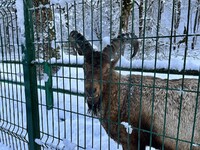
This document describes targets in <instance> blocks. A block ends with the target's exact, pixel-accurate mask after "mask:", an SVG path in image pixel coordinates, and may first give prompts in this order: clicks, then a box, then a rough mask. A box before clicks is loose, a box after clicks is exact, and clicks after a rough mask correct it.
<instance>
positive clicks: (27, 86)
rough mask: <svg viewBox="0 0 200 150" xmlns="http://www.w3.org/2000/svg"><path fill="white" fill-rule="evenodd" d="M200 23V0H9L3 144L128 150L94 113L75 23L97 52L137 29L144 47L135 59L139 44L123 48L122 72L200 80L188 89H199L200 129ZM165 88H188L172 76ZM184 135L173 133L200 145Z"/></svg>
mask: <svg viewBox="0 0 200 150" xmlns="http://www.w3.org/2000/svg"><path fill="white" fill-rule="evenodd" d="M119 16H120V17H119ZM199 26H200V1H199V0H188V1H187V2H186V1H180V0H172V1H170V2H166V1H165V0H140V1H129V0H124V1H123V0H122V1H118V0H114V1H111V0H110V1H99V0H85V1H82V0H78V1H70V0H68V1H66V2H65V1H59V2H56V1H54V0H51V1H50V2H49V0H41V1H39V0H1V1H0V143H2V144H4V145H6V146H8V147H9V148H10V149H13V150H28V149H29V150H40V149H67V150H73V149H96V150H101V149H109V150H116V149H122V147H121V145H119V144H117V142H115V141H113V140H112V138H110V137H109V135H108V134H107V133H106V132H105V130H104V128H103V127H102V126H101V124H100V119H98V118H97V117H96V116H93V115H91V114H89V113H88V106H87V103H86V101H87V98H86V94H85V76H84V71H83V65H84V56H82V55H79V54H78V52H77V49H76V48H74V47H72V46H71V45H70V44H71V43H70V40H69V38H68V37H69V35H70V32H71V31H73V30H77V31H79V32H80V33H82V34H83V35H84V36H85V38H86V40H87V41H89V43H90V44H91V45H92V47H93V48H94V49H95V50H97V51H101V50H102V49H103V48H104V47H105V46H106V45H107V44H109V42H110V39H114V38H115V37H117V36H118V35H119V34H122V33H135V34H136V35H137V40H138V41H139V45H140V47H139V51H138V52H137V54H136V56H135V57H134V58H130V56H131V54H132V52H133V47H132V46H130V45H128V46H127V45H126V46H125V48H124V49H123V48H122V47H121V48H120V52H119V53H120V54H123V56H122V55H120V61H119V63H118V64H117V66H116V68H115V69H116V70H117V72H119V73H120V74H126V75H131V74H140V75H144V76H145V75H150V76H153V77H154V78H155V79H156V78H157V77H161V78H165V79H166V81H168V80H169V79H172V78H181V79H182V80H183V83H182V86H183V85H184V80H185V78H195V79H196V80H198V82H197V83H198V85H197V89H191V90H188V91H185V92H189V93H190V92H191V93H194V95H195V96H196V105H195V106H194V107H195V113H194V114H193V117H194V120H193V121H194V128H195V126H196V124H198V123H200V122H199V120H196V119H195V118H198V117H199V116H198V112H199V111H200V104H199V103H200V102H199V100H200V98H199V97H200V96H199V94H200V88H199V86H200V85H199V84H200V42H199V40H200V27H199ZM75 42H77V41H75ZM82 42H85V41H82ZM94 61H95V60H94ZM101 82H103V81H101ZM118 84H123V83H120V81H119V83H118ZM138 86H140V87H141V89H142V88H143V85H142V83H141V85H138ZM149 88H153V89H156V88H158V89H159V87H156V86H155V85H151V86H150V87H149ZM165 90H166V91H168V90H172V91H173V90H174V91H178V92H180V95H181V93H183V92H184V89H180V87H178V88H177V89H170V88H169V87H168V82H166V89H165ZM182 91H183V92H182ZM180 97H182V96H180ZM151 99H153V100H154V96H153V97H151ZM164 99H165V100H166V101H165V102H166V105H167V98H164ZM181 100H182V98H180V101H181ZM141 101H142V97H141ZM183 107H184V106H180V114H181V108H183ZM152 110H153V108H152ZM179 120H180V119H179ZM116 123H118V122H116ZM165 123H166V122H165ZM152 126H153V125H152ZM163 127H165V124H164V125H163ZM134 130H135V132H138V131H140V129H134ZM188 130H190V131H191V132H194V129H188ZM177 131H179V129H177ZM180 132H181V131H180ZM151 134H154V133H153V131H152V132H151ZM199 134H200V133H199ZM178 135H179V133H178V132H177V137H176V138H173V137H167V138H171V139H172V140H176V141H177V143H178V141H181V142H186V143H190V144H191V147H190V148H191V149H192V147H193V146H195V147H197V148H198V147H200V141H195V142H194V140H196V139H193V138H192V137H191V141H184V140H180V139H179V136H178ZM160 136H163V135H160ZM164 138H165V137H164V136H163V139H164ZM138 143H139V139H138ZM150 143H151V141H150ZM161 148H162V149H164V145H163V147H161ZM176 148H177V149H178V147H176ZM0 149H1V148H0Z"/></svg>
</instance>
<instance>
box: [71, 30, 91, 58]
mask: <svg viewBox="0 0 200 150" xmlns="http://www.w3.org/2000/svg"><path fill="white" fill-rule="evenodd" d="M69 42H70V46H71V47H72V48H73V49H74V50H75V51H76V52H78V54H79V55H84V54H85V53H87V52H91V51H93V47H92V45H91V44H90V42H89V41H88V40H87V39H86V38H85V37H84V36H83V35H82V34H81V33H79V32H78V31H75V30H74V31H71V32H70V34H69Z"/></svg>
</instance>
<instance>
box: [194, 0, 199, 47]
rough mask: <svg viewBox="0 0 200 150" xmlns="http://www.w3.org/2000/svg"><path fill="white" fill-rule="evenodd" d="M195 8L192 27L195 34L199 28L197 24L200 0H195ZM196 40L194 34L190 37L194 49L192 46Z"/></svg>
mask: <svg viewBox="0 0 200 150" xmlns="http://www.w3.org/2000/svg"><path fill="white" fill-rule="evenodd" d="M196 3H197V5H196V6H197V8H196V15H195V20H194V27H193V33H194V34H195V33H196V32H197V31H198V29H199V24H200V0H197V2H196ZM196 42H197V36H194V37H193V39H192V49H194V46H195V45H196Z"/></svg>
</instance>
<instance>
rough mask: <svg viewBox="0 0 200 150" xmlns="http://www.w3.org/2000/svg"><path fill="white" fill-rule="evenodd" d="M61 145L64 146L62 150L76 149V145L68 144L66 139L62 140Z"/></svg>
mask: <svg viewBox="0 0 200 150" xmlns="http://www.w3.org/2000/svg"><path fill="white" fill-rule="evenodd" d="M63 143H64V145H65V148H64V150H74V149H75V148H76V144H74V143H72V142H70V141H69V140H67V139H63Z"/></svg>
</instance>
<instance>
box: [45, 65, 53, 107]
mask: <svg viewBox="0 0 200 150" xmlns="http://www.w3.org/2000/svg"><path fill="white" fill-rule="evenodd" d="M44 72H45V74H46V75H47V77H46V79H45V80H46V81H45V93H46V105H47V109H48V110H50V109H52V108H53V91H52V76H51V67H50V65H49V63H48V62H45V63H44Z"/></svg>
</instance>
